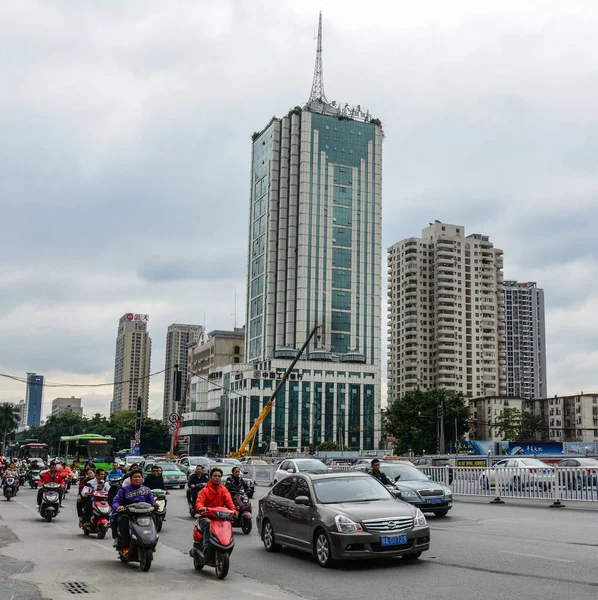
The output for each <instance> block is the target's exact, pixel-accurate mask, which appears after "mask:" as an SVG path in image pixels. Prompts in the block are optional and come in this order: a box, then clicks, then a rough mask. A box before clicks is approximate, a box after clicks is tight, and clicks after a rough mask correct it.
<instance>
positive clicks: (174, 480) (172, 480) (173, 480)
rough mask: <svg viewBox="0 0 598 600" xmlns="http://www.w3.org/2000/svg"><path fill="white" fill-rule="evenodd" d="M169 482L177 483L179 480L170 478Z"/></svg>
mask: <svg viewBox="0 0 598 600" xmlns="http://www.w3.org/2000/svg"><path fill="white" fill-rule="evenodd" d="M168 482H169V483H176V482H177V480H176V479H169V480H168Z"/></svg>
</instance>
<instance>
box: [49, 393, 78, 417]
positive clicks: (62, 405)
mask: <svg viewBox="0 0 598 600" xmlns="http://www.w3.org/2000/svg"><path fill="white" fill-rule="evenodd" d="M61 412H70V413H73V414H75V415H78V416H80V417H82V416H83V408H82V406H81V398H75V396H71V397H70V398H54V400H52V414H53V415H57V414H58V413H61Z"/></svg>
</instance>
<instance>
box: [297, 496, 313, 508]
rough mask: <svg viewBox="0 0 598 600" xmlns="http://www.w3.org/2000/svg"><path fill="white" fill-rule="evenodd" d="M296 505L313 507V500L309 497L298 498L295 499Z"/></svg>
mask: <svg viewBox="0 0 598 600" xmlns="http://www.w3.org/2000/svg"><path fill="white" fill-rule="evenodd" d="M295 504H301V505H302V506H311V500H310V499H309V498H308V497H307V496H297V497H296V498H295Z"/></svg>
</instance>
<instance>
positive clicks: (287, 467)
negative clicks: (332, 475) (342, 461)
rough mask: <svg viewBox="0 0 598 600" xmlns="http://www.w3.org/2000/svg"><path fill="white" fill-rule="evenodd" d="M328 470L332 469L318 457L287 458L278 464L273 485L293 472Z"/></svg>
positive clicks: (324, 471) (325, 471)
mask: <svg viewBox="0 0 598 600" xmlns="http://www.w3.org/2000/svg"><path fill="white" fill-rule="evenodd" d="M328 471H330V469H329V468H328V467H327V466H326V465H325V464H324V463H323V462H322V461H321V460H318V459H316V458H287V459H286V460H283V461H282V462H281V463H280V465H278V469H277V471H276V473H274V483H273V485H276V484H277V483H278V482H279V481H280V480H281V479H283V478H284V477H286V476H287V475H292V474H293V473H300V472H303V473H327V472H328Z"/></svg>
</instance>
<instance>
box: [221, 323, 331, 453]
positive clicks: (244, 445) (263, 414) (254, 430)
mask: <svg viewBox="0 0 598 600" xmlns="http://www.w3.org/2000/svg"><path fill="white" fill-rule="evenodd" d="M320 327H322V326H321V325H316V326H314V328H313V329H312V330H311V333H310V334H309V337H308V338H307V340H305V343H304V344H303V346H301V350H299V352H298V353H297V356H295V358H294V359H293V362H291V364H290V365H289V366H288V368H287V370H286V371H285V373H284V375H283V376H282V379H281V380H280V382H279V383H278V385H277V386H276V389H275V390H274V391H273V392H272V395H271V396H270V400H268V402H267V403H266V405H265V406H264V408H263V410H262V412H261V413H260V415H259V417H258V418H257V419H256V420H255V423H254V424H253V425H252V427H251V429H250V430H249V433H248V434H247V436H246V438H245V439H244V440H243V443H242V444H241V445H240V446H239V449H238V450H237V451H236V452H231V453H230V456H231V457H232V458H242V457H243V456H251V455H252V454H253V448H254V446H255V439H256V437H257V432H258V431H259V429H260V425H261V424H262V423H263V422H264V419H265V418H266V417H267V416H268V415H269V414H270V411H271V410H272V407H273V406H274V401H275V400H276V395H277V394H278V392H279V391H280V390H281V389H282V386H283V385H284V384H285V382H286V380H287V379H288V377H289V375H290V374H291V371H292V370H293V367H294V366H295V364H296V363H297V361H298V360H299V359H300V358H301V355H302V354H303V353H304V352H305V349H306V348H307V345H308V344H309V342H310V341H311V338H313V337H314V335H315V334H316V331H318V329H320ZM250 442H251V448H250V450H249V452H248V451H247V446H248V445H249V443H250Z"/></svg>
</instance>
